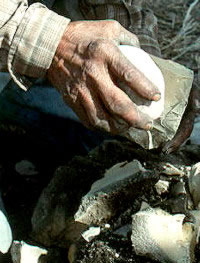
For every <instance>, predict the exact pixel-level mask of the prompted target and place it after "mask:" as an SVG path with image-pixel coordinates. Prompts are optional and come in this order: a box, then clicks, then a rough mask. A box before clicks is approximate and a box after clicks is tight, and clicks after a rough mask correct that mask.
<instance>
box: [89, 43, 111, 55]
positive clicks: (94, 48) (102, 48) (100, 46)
mask: <svg viewBox="0 0 200 263" xmlns="http://www.w3.org/2000/svg"><path fill="white" fill-rule="evenodd" d="M111 45H112V44H111V41H110V40H105V39H98V40H95V41H92V42H90V44H89V46H88V52H89V54H90V55H92V56H99V55H101V56H102V55H103V54H104V53H106V51H107V50H108V49H109V48H110V46H111Z"/></svg>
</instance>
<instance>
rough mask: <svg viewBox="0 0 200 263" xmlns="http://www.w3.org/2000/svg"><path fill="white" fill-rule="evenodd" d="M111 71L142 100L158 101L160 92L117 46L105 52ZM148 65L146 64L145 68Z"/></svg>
mask: <svg viewBox="0 0 200 263" xmlns="http://www.w3.org/2000/svg"><path fill="white" fill-rule="evenodd" d="M105 53H106V56H107V63H108V67H109V70H110V71H111V72H112V73H113V74H114V75H115V76H116V77H118V78H119V79H120V80H121V81H123V82H124V83H125V84H127V85H128V86H129V87H130V88H131V89H132V90H134V91H135V92H136V93H137V94H138V95H140V96H141V97H142V98H145V99H148V100H155V101H158V100H159V99H160V96H161V95H160V91H159V89H158V87H156V86H155V85H154V84H153V83H152V82H151V81H150V80H149V79H148V78H147V77H146V76H145V75H144V74H143V73H142V72H141V71H140V70H138V69H137V68H136V66H134V65H133V64H132V63H131V62H130V61H129V60H128V59H127V58H126V57H125V56H124V55H123V54H122V52H121V51H120V50H119V48H118V47H117V46H115V45H113V46H111V47H110V48H109V49H108V50H107V51H105ZM145 66H146V65H145V64H144V67H145Z"/></svg>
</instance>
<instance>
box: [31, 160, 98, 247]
mask: <svg viewBox="0 0 200 263" xmlns="http://www.w3.org/2000/svg"><path fill="white" fill-rule="evenodd" d="M99 167H100V166H98V164H97V163H95V162H94V161H91V160H90V159H89V158H84V157H76V158H74V160H72V161H71V162H70V163H69V164H68V165H66V166H63V167H59V168H58V169H57V170H56V172H55V174H54V177H53V179H52V180H51V182H50V183H49V185H48V186H47V187H46V188H45V189H44V190H43V192H42V194H41V196H40V198H39V201H38V203H37V205H36V207H35V209H34V212H33V216H32V233H31V237H32V238H33V239H34V240H36V241H37V242H39V243H41V244H42V245H45V246H58V247H69V246H70V245H71V244H72V243H76V241H77V240H79V239H80V238H81V233H82V232H83V231H84V230H85V229H86V228H87V227H88V226H86V225H84V224H82V223H79V222H75V220H74V214H75V213H76V211H77V209H78V207H79V204H80V201H81V198H82V196H84V195H85V194H86V193H87V192H88V191H89V189H90V186H91V185H92V183H93V182H94V181H95V180H97V179H98V178H99V177H100V174H99V173H98V172H97V170H98V171H100V169H99ZM77 189H78V190H77Z"/></svg>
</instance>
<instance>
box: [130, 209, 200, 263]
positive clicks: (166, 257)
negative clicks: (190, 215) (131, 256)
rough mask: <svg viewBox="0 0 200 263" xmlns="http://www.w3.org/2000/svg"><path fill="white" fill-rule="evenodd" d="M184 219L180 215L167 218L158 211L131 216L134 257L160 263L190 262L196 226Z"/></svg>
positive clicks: (165, 213) (142, 212)
mask: <svg viewBox="0 0 200 263" xmlns="http://www.w3.org/2000/svg"><path fill="white" fill-rule="evenodd" d="M184 219H185V215H184V214H175V215H170V214H169V213H167V212H165V211H163V210H161V209H159V208H157V209H153V208H149V209H147V210H145V211H144V210H143V211H139V212H138V213H136V214H135V215H133V221H132V235H131V240H132V244H133V247H134V250H135V252H136V254H138V255H143V256H149V257H151V258H152V259H155V260H160V261H161V262H164V263H169V262H170V263H172V262H174V263H190V262H193V261H194V249H195V245H196V243H197V236H198V227H195V225H194V224H195V223H194V224H193V223H191V222H184Z"/></svg>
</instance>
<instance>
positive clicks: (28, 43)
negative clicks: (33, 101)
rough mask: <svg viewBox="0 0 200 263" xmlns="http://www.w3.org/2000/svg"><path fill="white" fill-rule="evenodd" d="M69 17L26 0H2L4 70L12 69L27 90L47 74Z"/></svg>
mask: <svg viewBox="0 0 200 263" xmlns="http://www.w3.org/2000/svg"><path fill="white" fill-rule="evenodd" d="M68 23H69V19H67V18H64V17H62V16H59V15H57V14H56V13H54V12H53V11H50V10H49V9H48V8H47V7H46V6H44V5H42V4H40V3H35V4H32V5H30V6H28V1H26V0H0V71H9V72H10V74H11V76H12V78H13V79H14V80H15V82H17V84H18V85H19V86H20V87H21V88H22V89H24V90H27V88H28V84H29V83H28V81H27V80H26V78H25V77H24V76H28V77H32V78H40V77H44V76H45V73H46V71H47V69H48V68H49V67H50V65H51V61H52V59H53V56H54V54H55V51H56V48H57V46H58V44H59V41H60V39H61V37H62V35H63V33H64V30H65V29H66V27H67V25H68Z"/></svg>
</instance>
